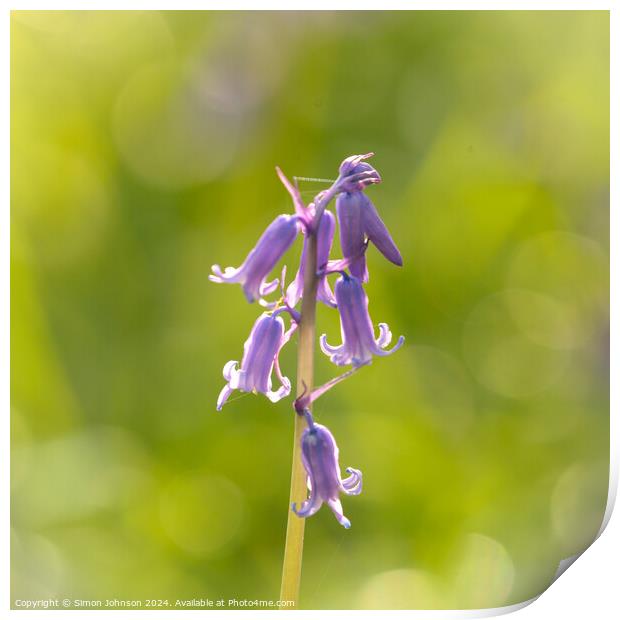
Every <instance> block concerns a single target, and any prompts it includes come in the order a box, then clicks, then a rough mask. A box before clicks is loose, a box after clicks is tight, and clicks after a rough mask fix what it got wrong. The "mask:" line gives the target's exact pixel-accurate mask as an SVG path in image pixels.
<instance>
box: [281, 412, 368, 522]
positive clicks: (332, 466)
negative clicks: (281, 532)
mask: <svg viewBox="0 0 620 620" xmlns="http://www.w3.org/2000/svg"><path fill="white" fill-rule="evenodd" d="M305 415H306V420H307V421H308V428H306V429H305V430H304V432H303V434H302V436H301V459H302V462H303V465H304V469H305V470H306V473H307V475H308V491H309V497H308V499H307V500H306V501H304V502H303V503H302V505H301V506H300V507H299V508H297V507H296V505H295V504H293V505H292V510H293V512H294V513H295V514H296V515H297V516H299V517H311V516H312V515H313V514H315V513H316V511H317V510H318V509H319V508H320V507H321V506H322V505H323V502H325V503H326V504H327V505H328V506H329V507H330V508H331V509H332V512H333V513H334V515H336V519H338V522H339V523H340V524H341V525H342V526H344V527H345V528H347V529H348V528H350V527H351V522H350V521H349V519H347V518H346V517H345V516H344V514H343V511H342V503H341V501H340V494H341V493H345V494H346V495H359V494H360V493H361V492H362V472H361V471H359V469H353V468H352V467H347V470H346V471H347V473H348V474H349V475H348V476H347V477H346V478H344V479H342V478H341V476H340V464H339V462H338V446H337V445H336V440H335V439H334V436H333V435H332V434H331V432H330V431H329V429H328V428H327V427H325V426H323V425H322V424H316V423H315V422H314V421H313V420H312V416H311V415H310V412H309V411H307V410H306V412H305Z"/></svg>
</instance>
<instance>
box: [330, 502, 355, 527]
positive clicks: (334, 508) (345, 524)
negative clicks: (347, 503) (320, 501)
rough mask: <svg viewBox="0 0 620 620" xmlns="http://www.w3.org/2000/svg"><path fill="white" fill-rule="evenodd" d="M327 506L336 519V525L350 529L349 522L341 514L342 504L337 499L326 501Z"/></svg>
mask: <svg viewBox="0 0 620 620" xmlns="http://www.w3.org/2000/svg"><path fill="white" fill-rule="evenodd" d="M327 505H328V506H329V507H330V508H331V509H332V512H333V513H334V514H335V515H336V519H338V523H340V525H342V527H344V528H345V529H347V530H348V529H349V528H350V527H351V521H349V519H347V518H346V517H345V516H344V514H342V502H341V501H340V500H339V499H328V500H327Z"/></svg>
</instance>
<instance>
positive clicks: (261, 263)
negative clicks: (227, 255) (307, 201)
mask: <svg viewBox="0 0 620 620" xmlns="http://www.w3.org/2000/svg"><path fill="white" fill-rule="evenodd" d="M298 232H299V217H298V216H297V215H279V216H278V217H277V218H276V219H275V220H274V221H273V222H271V224H270V225H269V226H268V227H267V229H266V230H265V232H264V233H263V234H262V236H261V238H260V239H259V240H258V242H257V243H256V245H255V246H254V248H253V249H252V250H251V251H250V253H249V254H248V256H247V258H246V259H245V261H243V264H242V265H241V266H240V267H238V268H234V267H226V269H224V271H223V272H222V270H221V268H220V266H219V265H213V266H212V267H211V270H212V271H213V275H210V276H209V280H211V281H212V282H218V283H238V284H241V287H242V288H243V292H244V294H245V297H246V299H247V300H248V301H249V302H253V301H255V300H256V299H259V298H261V297H263V296H265V295H269V293H272V292H273V291H274V290H275V289H276V288H277V286H278V280H277V278H276V279H275V280H273V281H271V282H267V277H268V276H269V274H270V273H271V271H272V270H273V268H274V267H275V266H276V264H277V262H278V261H279V260H280V259H281V258H282V256H283V255H284V253H285V252H286V251H287V250H288V249H289V248H290V247H291V244H292V243H293V241H295V238H296V237H297V233H298Z"/></svg>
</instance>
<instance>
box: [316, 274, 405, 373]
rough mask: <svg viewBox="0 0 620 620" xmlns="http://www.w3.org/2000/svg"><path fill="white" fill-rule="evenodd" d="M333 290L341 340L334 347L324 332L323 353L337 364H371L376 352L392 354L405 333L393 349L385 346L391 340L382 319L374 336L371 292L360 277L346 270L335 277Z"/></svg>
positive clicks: (401, 342)
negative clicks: (338, 316) (365, 289)
mask: <svg viewBox="0 0 620 620" xmlns="http://www.w3.org/2000/svg"><path fill="white" fill-rule="evenodd" d="M334 292H335V294H336V303H337V304H338V311H339V313H340V328H341V332H342V344H341V345H340V346H338V347H332V346H331V345H329V344H327V339H326V336H325V334H323V335H322V336H321V340H320V344H321V350H322V351H323V353H325V354H326V355H328V356H329V357H330V359H331V361H332V362H333V363H334V364H336V366H348V365H349V364H352V365H353V366H363V365H364V364H369V363H370V362H371V361H372V357H373V356H374V355H390V354H391V353H394V351H396V350H398V349H399V348H400V347H401V346H402V344H403V342H404V341H405V338H404V337H403V336H401V337H400V338H399V339H398V342H397V343H396V344H395V345H394V346H393V347H392V348H391V349H388V350H386V349H385V347H387V346H388V345H389V344H390V341H391V340H392V332H391V331H390V328H389V327H388V325H387V323H379V337H378V338H377V339H375V329H374V326H373V323H372V320H371V318H370V314H369V313H368V296H367V295H366V292H365V291H364V287H363V286H362V283H361V281H360V280H359V278H356V277H352V276H348V275H347V274H345V273H343V275H342V276H341V277H340V278H338V280H337V281H336V286H335V287H334Z"/></svg>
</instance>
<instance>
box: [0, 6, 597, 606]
mask: <svg viewBox="0 0 620 620" xmlns="http://www.w3.org/2000/svg"><path fill="white" fill-rule="evenodd" d="M11 82H12V84H11V86H12V88H11V133H12V140H11V157H12V167H11V196H12V231H11V235H12V247H11V257H12V298H11V301H12V334H11V336H12V343H11V344H12V346H11V361H12V417H11V420H12V447H13V453H12V472H11V474H12V492H13V494H12V524H13V537H12V550H11V551H12V565H13V573H12V591H13V592H12V597H13V598H14V599H16V598H22V599H33V598H44V597H48V596H52V597H59V598H62V597H69V598H88V599H96V598H101V599H103V598H120V599H124V598H126V599H146V598H157V599H169V600H170V603H171V604H173V603H174V601H175V600H176V599H185V598H193V597H203V598H206V597H210V598H213V599H218V598H224V599H226V600H228V599H229V598H237V599H255V598H256V599H275V598H277V596H278V592H279V579H280V569H281V560H282V550H283V543H284V531H285V523H286V517H287V502H288V483H289V473H290V457H291V447H292V445H291V444H292V424H293V414H292V410H291V401H290V399H288V400H286V401H282V402H280V403H278V404H276V405H271V404H270V403H269V402H268V401H267V400H266V399H265V398H264V397H262V396H247V395H246V396H243V397H241V398H239V399H237V400H234V401H232V402H231V403H230V404H229V405H227V406H226V408H225V409H224V411H223V412H222V413H221V414H216V413H215V399H216V397H217V394H218V392H219V390H220V389H221V387H222V385H223V379H222V375H221V370H222V366H223V365H224V363H225V362H226V361H228V360H229V359H239V358H240V356H241V353H242V345H243V342H244V340H245V338H246V337H247V334H248V332H249V329H250V327H251V325H252V323H253V321H254V319H255V317H256V316H257V312H258V311H259V309H258V307H256V306H255V305H249V304H247V303H246V302H245V300H244V299H243V296H242V294H241V291H240V290H239V288H238V287H236V286H235V287H233V286H217V285H215V284H212V283H210V282H209V281H208V274H209V268H210V265H211V264H213V263H220V264H222V265H238V264H239V263H240V262H241V261H242V259H243V258H244V256H245V254H246V253H247V251H248V250H249V248H250V247H251V246H252V245H253V243H254V242H255V240H256V238H257V237H258V235H259V234H260V233H261V232H262V230H263V229H264V227H265V226H266V225H267V224H268V223H269V222H270V221H271V220H272V219H273V218H274V217H275V216H276V215H277V214H278V213H281V212H290V211H291V209H292V207H291V203H290V199H289V197H288V195H287V193H286V192H285V190H284V189H283V187H282V186H281V185H280V183H279V182H278V180H277V177H276V176H275V173H274V166H275V165H276V164H278V165H280V166H281V167H282V168H283V169H284V171H285V172H286V173H287V174H289V175H290V176H292V175H299V176H310V177H327V178H334V176H335V175H336V173H337V167H338V165H339V163H340V161H341V160H342V159H343V158H344V157H346V156H348V155H350V154H352V153H363V152H367V151H374V152H375V153H376V156H375V158H374V159H373V163H374V165H375V166H376V167H377V168H378V170H379V171H380V172H381V174H382V176H383V180H384V182H383V183H382V184H381V185H379V186H376V187H372V188H370V189H369V190H368V193H369V195H370V196H371V198H372V200H373V201H374V203H375V204H376V206H377V208H378V209H379V211H380V213H381V214H382V217H383V218H384V220H385V221H386V223H387V225H388V226H389V227H390V229H391V230H392V232H393V235H394V237H395V239H396V241H397V243H398V245H399V247H400V249H401V251H402V254H403V256H404V260H405V266H404V267H403V268H402V269H399V268H396V267H394V266H393V265H391V264H389V263H387V262H386V261H384V260H383V259H382V257H381V256H380V255H379V254H378V252H377V251H376V250H374V249H373V248H371V249H370V250H369V266H370V270H371V281H370V282H369V284H368V287H367V290H368V293H369V296H370V300H371V301H370V309H371V313H372V316H373V318H374V320H375V321H377V322H379V321H386V322H388V323H389V324H390V327H391V329H392V331H393V332H394V334H395V335H399V334H401V333H402V334H404V335H405V336H406V338H407V340H406V345H405V346H404V347H403V349H401V350H400V351H399V352H398V353H397V354H395V355H393V356H392V357H388V358H382V359H378V360H376V361H375V363H374V364H373V365H372V366H371V367H370V368H365V369H363V370H362V371H361V372H360V373H359V374H357V375H356V376H355V377H353V378H351V379H350V380H348V381H347V382H346V383H344V384H342V385H340V386H338V389H336V390H333V391H332V392H330V393H329V394H328V395H327V396H325V397H324V398H323V399H321V401H320V402H318V403H317V406H316V417H317V418H318V420H319V421H320V422H322V423H325V424H327V425H328V426H329V427H330V428H331V429H332V431H333V432H334V434H335V436H336V438H337V440H338V442H339V445H340V453H341V464H342V466H343V467H346V466H349V465H350V466H354V467H358V468H360V469H362V471H363V473H364V492H363V493H362V495H361V496H359V497H353V498H344V507H345V513H346V514H347V516H348V517H349V518H350V519H351V521H352V523H353V527H352V529H351V530H350V531H345V530H343V529H342V528H341V527H340V526H339V525H338V524H337V522H336V521H335V520H334V518H333V516H332V515H331V514H330V513H329V511H328V510H321V511H320V513H318V514H317V515H316V516H315V517H313V518H312V519H310V520H309V521H308V523H307V530H306V550H305V558H304V572H303V583H302V593H301V604H302V606H303V607H306V608H369V607H370V608H373V607H377V608H382V607H385V608H403V607H404V608H408V607H412V608H416V607H417V608H468V607H489V606H500V605H507V604H511V603H517V602H520V601H522V600H525V599H527V598H529V597H531V596H534V595H536V594H539V593H540V592H541V591H542V590H544V589H545V588H546V587H547V585H548V584H549V582H550V580H551V579H552V576H553V575H554V573H555V570H556V567H557V564H558V562H559V561H560V560H561V559H562V558H565V557H567V556H569V555H571V554H574V553H576V552H578V551H580V550H582V549H584V548H585V547H586V546H587V544H588V543H589V542H590V541H591V540H592V538H593V537H594V535H595V533H596V531H597V529H598V527H599V525H600V523H601V520H602V517H603V512H604V509H605V503H606V496H607V477H608V463H609V432H608V425H609V400H608V394H609V392H608V383H609V371H608V329H609V317H608V303H609V276H608V252H609V16H608V13H607V12H583V11H581V12H406V13H390V12H377V13H277V12H275V13H274V12H264V13H249V12H247V13H243V12H241V13H227V12H220V13H215V12H212V13H209V12H199V13H196V12H165V13H160V12H146V13H138V12H15V13H13V15H12V32H11ZM323 187H324V186H321V185H317V184H311V183H304V184H302V190H303V191H304V196H305V197H306V198H308V199H310V198H311V197H312V195H313V193H314V192H315V191H317V190H319V189H322V188H323ZM298 252H299V242H298V245H297V246H296V248H295V249H294V250H292V252H291V254H290V255H289V263H290V264H291V266H292V263H294V261H296V260H297V256H298ZM318 320H319V333H321V332H327V334H328V336H329V340H330V341H331V342H335V341H337V338H338V333H339V329H338V319H337V314H336V313H335V312H334V311H330V310H328V309H326V308H320V309H319V315H318ZM294 348H295V347H294V345H291V346H289V347H288V349H287V350H286V351H285V352H284V353H283V369H284V371H285V374H287V375H288V376H289V377H291V379H293V380H294V376H295V363H294V362H295V350H294ZM316 374H317V381H324V380H327V379H328V378H330V377H332V376H333V375H334V374H335V370H334V368H333V367H330V364H329V363H328V361H327V359H326V358H325V357H324V356H323V355H322V354H320V353H319V359H318V360H317V370H316Z"/></svg>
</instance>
